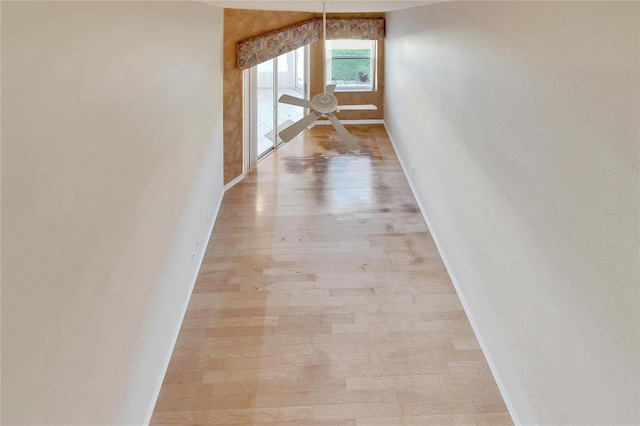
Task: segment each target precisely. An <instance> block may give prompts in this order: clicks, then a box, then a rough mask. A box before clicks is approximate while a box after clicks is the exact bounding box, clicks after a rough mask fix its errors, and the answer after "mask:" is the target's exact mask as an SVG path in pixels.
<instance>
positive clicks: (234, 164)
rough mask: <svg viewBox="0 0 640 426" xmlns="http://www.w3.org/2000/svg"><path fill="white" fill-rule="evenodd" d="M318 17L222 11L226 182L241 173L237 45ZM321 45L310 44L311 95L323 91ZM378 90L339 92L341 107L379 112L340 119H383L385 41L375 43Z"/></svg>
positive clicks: (356, 113)
mask: <svg viewBox="0 0 640 426" xmlns="http://www.w3.org/2000/svg"><path fill="white" fill-rule="evenodd" d="M317 16H321V15H318V14H314V13H306V12H275V11H264V10H244V9H225V10H224V181H225V183H229V182H230V181H232V180H233V179H235V178H236V177H238V176H240V175H241V174H242V161H243V156H242V152H243V148H242V112H243V105H242V104H243V98H242V71H240V70H239V69H238V68H237V66H236V62H237V61H236V43H237V42H238V41H240V40H243V39H246V38H249V37H253V36H255V35H258V34H262V33H265V32H268V31H273V30H276V29H278V28H282V27H285V26H287V25H291V24H294V23H297V22H301V21H305V20H307V19H311V18H313V17H317ZM328 16H330V17H333V16H335V17H341V18H348V17H354V18H360V17H362V18H373V17H383V16H384V14H340V15H332V14H329V15H328ZM321 45H322V43H320V42H318V43H313V44H312V45H311V96H313V95H315V94H317V93H320V92H321V91H322V90H323V89H322V79H321V77H320V76H321V75H322V67H323V53H322V46H321ZM378 46H379V61H378V63H379V66H378V91H377V92H369V93H340V94H338V95H337V97H338V100H339V101H340V102H341V103H343V104H374V105H376V106H377V107H378V111H348V112H347V111H345V112H341V113H340V118H341V119H347V120H353V119H365V118H366V119H382V117H383V116H384V111H383V107H384V103H383V89H384V40H382V41H380V42H378Z"/></svg>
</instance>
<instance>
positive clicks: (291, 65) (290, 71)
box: [276, 47, 305, 142]
mask: <svg viewBox="0 0 640 426" xmlns="http://www.w3.org/2000/svg"><path fill="white" fill-rule="evenodd" d="M299 50H302V55H300V54H297V52H298V51H299ZM299 56H302V57H303V58H304V47H301V48H299V49H297V50H294V51H293V52H289V53H286V54H284V55H280V56H278V64H277V70H278V81H277V88H278V89H277V90H278V96H277V97H278V99H279V98H280V96H282V95H284V94H287V95H291V96H294V97H296V98H304V97H305V95H304V89H302V90H301V89H299V88H298V84H297V80H298V72H297V69H298V64H297V57H299ZM303 65H304V64H303ZM303 75H304V69H303ZM303 87H304V80H303ZM276 111H277V114H278V117H277V118H278V132H279V131H281V130H282V129H284V128H286V127H289V126H290V125H291V124H293V123H295V122H296V121H298V120H300V119H301V118H302V117H303V115H304V108H303V107H299V106H295V105H288V104H282V103H276ZM278 140H279V142H281V140H280V139H279V138H278Z"/></svg>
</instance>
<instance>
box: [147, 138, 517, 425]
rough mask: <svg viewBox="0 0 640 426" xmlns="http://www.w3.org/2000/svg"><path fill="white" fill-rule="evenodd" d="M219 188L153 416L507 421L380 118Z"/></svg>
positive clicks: (163, 419)
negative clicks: (357, 147)
mask: <svg viewBox="0 0 640 426" xmlns="http://www.w3.org/2000/svg"><path fill="white" fill-rule="evenodd" d="M348 128H349V130H351V131H352V132H353V133H354V134H355V135H356V137H357V138H358V140H359V141H360V143H361V145H362V147H363V150H362V151H361V152H360V153H357V154H355V153H349V152H348V151H346V150H345V149H344V148H343V146H342V145H341V143H340V142H339V141H338V139H337V135H336V133H335V131H334V130H333V129H332V128H331V127H330V126H316V127H315V128H313V129H311V130H307V131H305V132H304V134H303V135H301V136H299V137H297V138H296V139H294V140H293V141H292V142H290V143H288V144H287V145H285V146H284V147H282V148H281V149H279V150H278V151H277V152H276V153H274V154H273V155H271V156H270V157H268V158H266V159H264V160H263V161H261V162H260V163H259V165H258V167H257V168H256V169H254V170H253V171H252V172H251V173H249V175H248V176H247V177H246V178H245V180H244V181H242V182H241V183H239V184H237V185H236V186H235V187H233V188H232V189H230V190H229V191H227V193H226V194H225V197H224V200H223V203H222V207H221V210H220V213H219V216H218V218H217V221H216V224H215V227H214V230H213V234H212V236H211V241H210V243H209V246H208V247H207V251H206V254H205V257H204V262H203V264H202V268H201V270H200V274H199V277H198V280H197V282H196V285H195V289H194V292H193V295H192V297H191V301H190V304H189V308H188V311H187V313H186V316H185V319H184V322H183V324H182V329H181V331H180V335H179V338H178V342H177V345H176V347H175V350H174V353H173V355H172V358H171V362H170V365H169V368H168V371H167V374H166V377H165V379H164V383H163V386H162V390H161V392H160V396H159V399H158V402H157V404H156V407H155V411H154V414H153V418H152V421H151V424H153V425H196V424H217V425H261V426H266V425H271V426H275V425H289V426H293V425H301V426H307V425H314V426H325V425H327V426H328V425H332V426H337V425H342V426H348V425H352V426H354V425H355V426H364V425H367V426H369V425H384V426H393V425H421V426H422V425H442V424H454V425H463V424H483V425H484V424H486V425H509V424H513V423H512V421H511V418H510V417H509V414H508V413H507V410H506V407H505V404H504V402H503V400H502V397H501V395H500V393H499V391H498V388H497V386H496V383H495V381H494V379H493V376H492V375H491V372H490V371H489V368H488V366H487V363H486V361H485V358H484V356H483V354H482V352H481V350H480V348H479V346H478V343H477V340H476V339H475V337H474V334H473V332H472V330H471V326H470V325H469V322H468V320H467V317H466V315H465V313H464V311H463V309H462V306H461V305H460V301H459V299H458V297H457V295H456V293H455V290H454V288H453V285H452V284H451V281H450V279H449V277H448V275H447V272H446V271H445V268H444V266H443V263H442V260H441V259H440V257H439V255H438V252H437V250H436V247H435V245H434V243H433V240H432V239H431V236H430V234H429V231H428V229H427V227H426V225H425V222H424V219H423V218H422V216H421V214H420V210H419V208H418V206H417V204H416V201H415V199H414V197H413V195H412V193H411V190H410V188H409V185H408V183H407V181H406V179H405V177H404V174H403V172H402V169H401V167H400V164H399V163H398V160H397V157H396V155H395V153H394V151H393V148H392V146H391V144H390V142H389V139H388V137H387V134H386V132H385V130H384V127H382V126H349V127H348Z"/></svg>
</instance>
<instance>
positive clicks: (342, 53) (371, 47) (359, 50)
mask: <svg viewBox="0 0 640 426" xmlns="http://www.w3.org/2000/svg"><path fill="white" fill-rule="evenodd" d="M376 48H377V44H376V41H375V40H328V41H327V42H326V45H325V52H326V66H325V69H326V71H325V76H326V79H327V82H326V84H335V85H336V91H343V92H357V91H373V90H376Z"/></svg>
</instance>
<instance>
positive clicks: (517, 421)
mask: <svg viewBox="0 0 640 426" xmlns="http://www.w3.org/2000/svg"><path fill="white" fill-rule="evenodd" d="M382 121H383V124H384V129H385V131H386V132H387V136H389V140H390V141H391V146H392V147H393V150H394V152H395V154H396V157H397V158H398V161H399V162H400V166H401V167H402V172H403V174H404V176H405V178H406V179H407V182H409V187H410V188H411V192H412V193H413V197H414V198H415V199H416V202H417V203H418V207H419V208H420V212H421V213H422V217H423V218H424V220H425V222H426V224H427V228H428V229H429V233H430V234H431V237H432V238H433V241H434V243H435V245H436V249H437V250H438V254H440V258H441V259H442V262H443V263H444V267H445V269H446V270H447V273H448V274H449V278H451V282H452V283H453V286H454V288H455V290H456V293H457V295H458V298H459V299H460V303H461V304H462V307H463V309H464V311H465V313H466V314H467V318H468V319H469V323H470V324H471V328H472V329H473V333H474V334H475V336H476V339H478V343H479V344H480V349H481V350H482V353H483V355H484V357H485V358H486V360H487V364H489V369H490V370H491V374H492V375H493V377H494V379H495V381H496V384H497V385H498V390H499V391H500V394H501V395H502V398H503V399H504V402H505V404H506V406H507V410H508V411H509V415H510V416H511V419H512V420H513V422H514V423H515V424H516V425H522V424H523V423H522V421H521V420H520V417H519V416H518V414H517V412H516V408H515V406H514V405H513V402H512V399H511V398H510V397H509V392H508V391H507V388H506V386H505V385H504V382H503V381H502V378H501V377H500V374H499V373H498V368H497V365H496V363H495V362H494V361H493V358H492V357H491V352H490V351H489V348H488V347H487V344H486V342H485V341H484V339H483V337H482V333H480V328H479V327H478V324H477V323H476V321H475V319H474V317H473V315H472V314H471V311H470V309H469V303H468V302H467V300H466V298H465V296H464V293H463V292H462V289H461V287H460V285H459V283H458V280H457V278H456V276H455V275H454V273H453V270H452V269H451V265H450V264H449V261H448V260H447V256H446V255H445V252H444V250H443V248H442V245H441V244H440V240H439V239H438V236H437V235H436V233H435V232H434V229H433V224H432V223H431V220H430V219H429V216H427V211H426V210H425V208H424V205H423V204H422V201H421V200H420V197H419V195H418V192H417V191H416V188H415V186H414V184H413V180H412V179H411V175H410V174H409V173H407V168H406V167H405V164H404V162H403V161H402V157H400V156H399V155H398V149H397V144H396V143H395V141H394V139H393V136H392V135H391V132H390V130H389V127H388V126H387V123H386V121H384V120H382Z"/></svg>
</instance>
